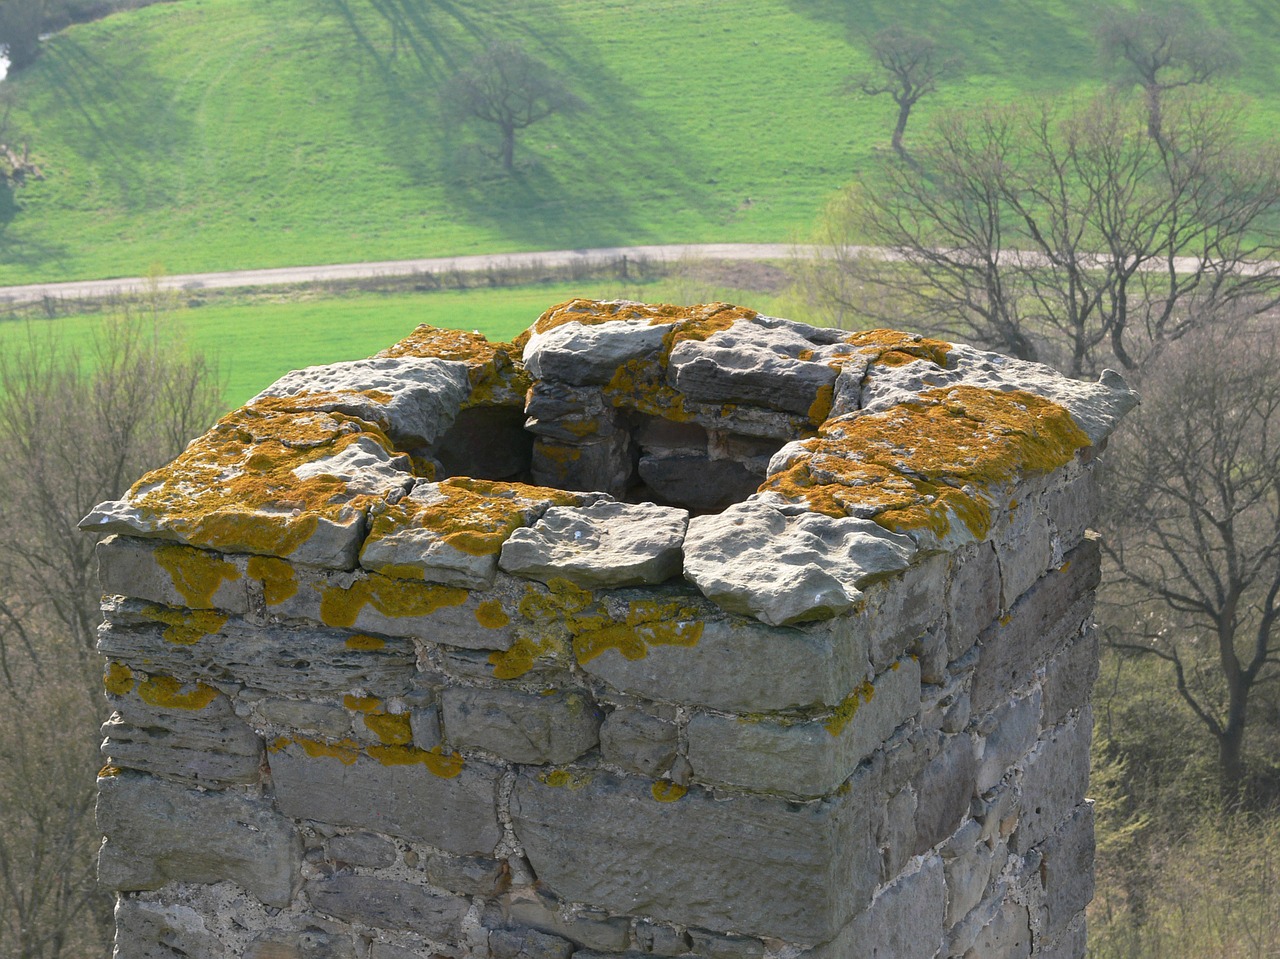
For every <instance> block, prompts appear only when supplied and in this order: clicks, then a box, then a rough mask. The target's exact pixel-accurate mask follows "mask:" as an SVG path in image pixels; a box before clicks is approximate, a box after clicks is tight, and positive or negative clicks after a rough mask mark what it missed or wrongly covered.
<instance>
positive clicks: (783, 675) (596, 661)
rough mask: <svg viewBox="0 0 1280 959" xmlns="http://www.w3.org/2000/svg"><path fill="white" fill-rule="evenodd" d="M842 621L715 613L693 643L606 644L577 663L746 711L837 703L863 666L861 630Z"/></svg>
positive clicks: (650, 688) (655, 691)
mask: <svg viewBox="0 0 1280 959" xmlns="http://www.w3.org/2000/svg"><path fill="white" fill-rule="evenodd" d="M708 615H709V616H711V615H715V614H714V613H709V614H708ZM847 627H848V624H847V623H845V622H843V621H837V622H836V623H834V624H817V625H814V626H808V627H803V628H780V627H770V626H765V625H763V624H761V623H758V622H755V621H753V620H747V619H740V618H737V617H728V618H726V617H724V616H723V615H719V616H716V618H708V619H706V620H705V621H704V622H703V623H702V630H701V632H700V633H698V634H697V636H696V641H695V642H694V643H693V644H692V645H687V644H671V645H657V644H651V645H648V646H647V647H646V648H645V652H644V655H642V656H640V658H638V659H633V658H630V657H628V656H626V655H624V654H623V653H622V652H621V651H619V650H617V649H605V650H603V651H602V652H600V653H599V655H596V656H593V657H591V658H585V657H579V664H580V665H581V666H582V668H583V670H585V671H586V672H587V673H589V674H590V675H592V676H595V677H598V678H599V679H603V680H604V681H605V682H607V683H608V684H609V685H611V686H613V687H614V688H615V689H619V690H622V691H623V692H629V693H635V694H637V695H640V696H644V697H646V698H648V699H655V700H658V701H661V702H681V703H688V704H690V705H698V706H711V707H713V708H716V709H726V710H731V711H736V712H743V713H746V712H754V711H765V712H767V711H771V710H778V709H787V708H790V707H794V706H807V705H816V704H826V705H828V706H835V705H837V704H838V703H840V702H842V701H843V700H844V699H845V697H847V696H848V695H849V693H850V692H852V691H853V688H854V687H855V686H857V685H858V683H860V682H861V681H862V679H863V678H864V677H865V676H866V671H867V652H866V636H865V634H863V633H861V632H856V631H853V630H849V629H848V628H847ZM690 635H692V634H690Z"/></svg>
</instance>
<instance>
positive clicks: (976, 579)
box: [946, 543, 1000, 660]
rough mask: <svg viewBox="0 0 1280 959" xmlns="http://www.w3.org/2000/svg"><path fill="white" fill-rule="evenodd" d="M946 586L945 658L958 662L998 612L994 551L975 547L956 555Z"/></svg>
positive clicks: (983, 545) (997, 570)
mask: <svg viewBox="0 0 1280 959" xmlns="http://www.w3.org/2000/svg"><path fill="white" fill-rule="evenodd" d="M951 562H952V567H951V569H952V572H951V581H950V582H949V583H948V584H947V599H946V603H947V655H948V656H949V657H950V658H951V659H953V660H954V659H959V658H960V657H961V656H963V655H964V654H965V652H967V651H968V650H969V649H970V648H971V647H972V646H973V645H974V643H976V642H977V641H978V635H979V634H980V633H981V632H982V631H983V630H984V629H986V628H987V627H988V626H990V625H991V624H992V623H993V622H994V621H995V618H996V613H998V612H999V611H1000V567H999V564H998V563H997V560H996V551H995V547H994V546H992V545H991V544H990V543H978V544H976V545H974V546H970V547H967V548H965V549H963V550H959V551H957V552H956V553H955V554H954V556H953V558H952V561H951Z"/></svg>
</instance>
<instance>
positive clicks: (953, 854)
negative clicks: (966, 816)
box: [941, 819, 1004, 927]
mask: <svg viewBox="0 0 1280 959" xmlns="http://www.w3.org/2000/svg"><path fill="white" fill-rule="evenodd" d="M941 851H942V861H943V870H944V874H945V876H946V880H947V917H946V924H947V926H948V927H951V926H954V925H955V924H956V923H958V922H960V921H961V920H962V919H964V917H965V916H967V915H968V914H969V913H970V912H971V911H972V910H973V909H974V908H975V907H976V906H977V905H978V904H979V903H980V902H982V900H983V897H985V896H986V894H987V890H988V887H989V885H990V883H991V878H992V876H993V874H994V873H995V871H996V866H997V863H998V862H1000V861H1001V858H1000V855H1003V853H1004V849H1003V847H997V849H994V850H993V849H992V848H990V847H989V846H988V845H987V844H986V843H985V842H983V841H982V825H981V824H980V823H978V822H977V821H976V820H973V819H970V820H967V821H966V822H965V823H964V824H963V825H962V826H961V827H960V829H959V830H957V831H956V834H955V835H954V836H952V837H951V839H949V840H948V841H947V842H946V844H945V845H943V847H942V850H941ZM998 853H999V854H1000V855H998Z"/></svg>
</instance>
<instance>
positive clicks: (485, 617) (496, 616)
mask: <svg viewBox="0 0 1280 959" xmlns="http://www.w3.org/2000/svg"><path fill="white" fill-rule="evenodd" d="M476 622H477V623H479V624H480V625H481V626H483V627H484V628H485V629H501V628H502V627H503V626H506V625H508V624H509V623H510V622H511V617H510V616H508V615H507V611H506V610H504V609H503V608H502V603H500V602H498V600H496V599H487V600H485V601H484V602H483V603H481V604H480V605H479V606H477V607H476Z"/></svg>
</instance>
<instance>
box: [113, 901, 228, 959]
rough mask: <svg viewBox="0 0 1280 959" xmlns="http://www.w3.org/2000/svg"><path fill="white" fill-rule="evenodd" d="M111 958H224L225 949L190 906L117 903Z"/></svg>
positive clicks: (156, 903)
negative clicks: (113, 946) (114, 941)
mask: <svg viewBox="0 0 1280 959" xmlns="http://www.w3.org/2000/svg"><path fill="white" fill-rule="evenodd" d="M115 919H116V943H115V951H114V952H112V954H111V955H112V959H223V957H225V956H226V955H227V951H226V947H225V946H223V944H222V941H221V940H220V939H219V938H218V937H217V936H216V935H214V934H213V933H212V932H211V931H210V930H209V928H208V927H207V926H206V925H205V921H204V917H203V916H201V915H200V914H199V913H198V912H196V911H195V910H194V909H192V908H191V907H190V906H187V905H183V904H179V903H174V904H165V903H159V902H145V901H143V900H140V899H119V900H117V901H116V915H115Z"/></svg>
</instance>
